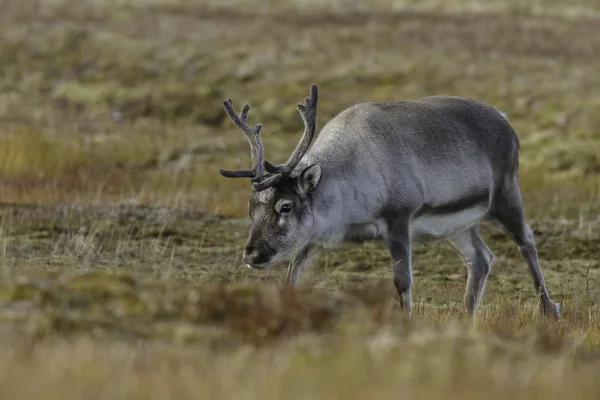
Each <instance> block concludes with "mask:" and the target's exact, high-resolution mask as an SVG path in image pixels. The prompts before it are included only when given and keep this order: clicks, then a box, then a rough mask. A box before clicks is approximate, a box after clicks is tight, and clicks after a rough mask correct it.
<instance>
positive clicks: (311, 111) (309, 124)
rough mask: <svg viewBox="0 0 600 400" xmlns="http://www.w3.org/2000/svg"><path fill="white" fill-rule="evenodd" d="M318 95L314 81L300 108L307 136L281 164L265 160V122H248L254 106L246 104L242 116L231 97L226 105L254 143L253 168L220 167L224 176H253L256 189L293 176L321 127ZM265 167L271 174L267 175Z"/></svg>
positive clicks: (229, 113) (249, 140)
mask: <svg viewBox="0 0 600 400" xmlns="http://www.w3.org/2000/svg"><path fill="white" fill-rule="evenodd" d="M318 97H319V96H318V92H317V85H314V84H313V85H312V86H311V91H310V97H307V98H306V99H305V101H304V104H298V107H297V108H298V111H299V112H300V115H301V117H302V120H303V121H304V135H302V139H301V140H300V143H298V146H296V149H295V150H294V151H293V152H292V154H291V155H290V157H289V159H288V160H287V162H286V163H285V164H280V165H273V164H271V163H269V162H268V161H265V159H264V157H265V152H264V146H263V142H262V138H261V137H260V131H261V129H262V125H260V124H258V125H256V126H255V127H254V128H251V127H250V125H248V123H247V122H246V118H247V116H248V111H250V106H249V105H246V106H245V107H244V109H243V110H242V114H241V116H238V115H237V114H236V112H235V111H234V109H233V105H232V103H231V99H228V100H226V101H224V102H223V107H224V108H225V112H226V113H227V115H229V118H231V120H232V121H233V123H234V124H235V126H237V127H238V128H239V129H240V130H241V131H242V132H243V133H244V135H246V138H247V139H248V142H250V151H251V154H252V169H238V170H227V169H220V170H219V172H220V173H221V175H223V176H224V177H227V178H252V186H253V188H254V190H256V191H260V190H264V189H266V188H268V187H270V186H273V185H275V184H276V183H277V182H279V181H280V180H281V179H282V178H283V177H287V176H289V175H290V174H291V173H292V171H293V170H294V168H295V167H296V166H297V165H298V163H299V162H300V160H301V159H302V157H304V154H306V151H307V150H308V147H309V146H310V143H311V142H312V139H313V136H314V134H315V131H316V129H317V100H318ZM265 169H266V170H267V172H268V174H265Z"/></svg>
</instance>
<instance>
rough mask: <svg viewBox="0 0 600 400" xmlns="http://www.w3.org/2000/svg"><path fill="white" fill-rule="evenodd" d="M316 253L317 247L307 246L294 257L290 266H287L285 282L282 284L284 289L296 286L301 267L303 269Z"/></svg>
mask: <svg viewBox="0 0 600 400" xmlns="http://www.w3.org/2000/svg"><path fill="white" fill-rule="evenodd" d="M316 253H317V247H316V246H313V245H308V246H307V247H305V248H304V249H302V250H300V251H298V252H297V253H296V255H294V259H293V260H292V261H291V263H290V265H289V266H288V269H287V273H286V274H285V282H284V284H283V286H284V287H288V286H295V285H296V281H297V280H298V276H299V275H300V271H302V267H304V265H305V264H306V262H307V261H308V260H310V259H311V258H312V257H313V256H314V255H315V254H316Z"/></svg>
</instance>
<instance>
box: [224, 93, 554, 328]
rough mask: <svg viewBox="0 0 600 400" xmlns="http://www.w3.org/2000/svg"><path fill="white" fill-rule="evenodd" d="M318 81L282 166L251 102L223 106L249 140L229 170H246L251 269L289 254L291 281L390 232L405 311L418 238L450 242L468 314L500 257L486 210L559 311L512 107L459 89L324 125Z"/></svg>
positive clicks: (246, 257)
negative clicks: (248, 165)
mask: <svg viewBox="0 0 600 400" xmlns="http://www.w3.org/2000/svg"><path fill="white" fill-rule="evenodd" d="M317 101H318V93H317V86H316V85H312V87H311V93H310V97H308V98H306V100H305V102H304V104H298V107H297V108H298V111H299V112H300V115H301V117H302V120H303V121H304V127H305V128H304V134H303V136H302V139H301V140H300V142H299V144H298V145H297V147H296V148H295V150H294V151H293V152H292V154H291V155H290V157H289V159H288V160H287V162H286V163H285V164H281V165H274V164H271V163H269V162H268V161H266V160H265V158H264V147H263V143H262V139H261V128H262V125H260V124H258V125H256V126H254V127H251V126H250V125H248V123H247V116H248V111H249V110H250V106H249V105H246V106H245V107H244V108H243V110H242V112H241V115H238V114H236V112H235V111H234V109H233V105H232V102H231V99H228V100H226V101H225V102H224V103H223V106H224V108H225V112H226V113H227V115H228V116H229V117H230V118H231V120H232V121H233V123H234V124H235V125H236V126H237V127H238V128H239V129H240V130H241V131H242V132H243V133H244V134H245V136H246V138H247V139H248V141H249V142H250V147H251V155H252V160H253V165H252V169H248V170H225V169H221V170H220V173H221V175H223V176H225V177H228V178H250V179H251V183H252V188H253V193H252V196H251V198H250V200H249V203H248V209H249V216H250V218H251V220H252V226H251V228H250V233H249V237H248V240H247V242H246V245H245V249H244V253H243V262H244V263H245V264H246V265H247V266H248V267H250V268H256V269H263V268H267V267H270V266H272V265H274V264H276V263H279V262H283V261H291V263H290V265H289V267H288V270H287V274H286V278H285V285H286V286H293V285H295V284H296V281H297V279H298V275H299V274H300V271H301V270H302V267H303V266H304V265H305V264H306V262H307V261H308V260H310V259H311V258H312V257H313V256H314V255H315V254H316V253H317V251H318V250H319V249H320V248H322V247H330V246H332V245H335V244H338V243H340V242H342V241H349V240H351V241H364V240H375V239H383V240H384V241H385V243H386V244H387V247H388V249H389V252H390V255H391V259H392V265H393V268H392V269H393V278H394V286H395V287H396V290H397V292H398V295H399V296H400V305H401V306H402V308H403V309H405V310H406V312H407V313H408V314H409V315H410V313H411V309H412V303H411V284H412V269H411V245H412V243H413V242H414V241H416V240H418V241H421V242H427V241H431V240H434V239H438V240H439V239H445V240H447V241H448V242H449V243H450V244H451V246H452V247H453V248H454V249H455V250H456V251H457V252H458V253H459V254H460V255H461V256H462V258H463V260H464V262H465V264H466V266H467V270H468V278H467V288H466V293H465V296H464V303H465V307H466V310H467V312H468V314H469V315H472V314H473V312H474V310H475V308H476V306H477V304H478V303H479V302H480V300H481V298H482V295H483V292H484V289H485V284H486V281H487V278H488V275H489V272H490V268H491V266H492V263H493V260H494V256H493V254H492V252H491V251H490V249H489V248H488V247H487V246H486V244H485V243H484V241H483V239H482V238H481V236H480V233H479V228H478V227H479V222H480V221H481V220H482V219H487V220H490V221H493V222H495V223H497V224H498V225H500V226H501V227H502V228H503V229H504V231H505V232H506V233H507V234H508V236H509V237H510V238H511V239H512V240H513V241H514V242H515V243H516V245H517V246H518V248H519V250H520V252H521V255H522V256H523V257H524V259H525V261H526V262H527V265H528V267H529V272H530V274H531V276H532V278H533V283H534V285H535V288H536V290H537V293H538V296H539V300H540V309H541V312H542V313H543V314H544V315H546V316H549V317H551V318H558V317H559V312H560V310H559V306H558V304H556V303H555V302H553V301H552V300H551V299H550V295H549V294H548V290H547V289H546V286H545V284H544V278H543V275H542V271H541V269H540V265H539V262H538V254H537V249H536V245H535V240H534V236H533V233H532V231H531V229H530V228H529V226H528V224H527V222H526V220H525V215H524V210H523V201H522V197H521V191H520V187H519V176H518V170H519V159H518V149H519V141H518V138H517V135H516V133H515V131H514V130H513V128H512V127H511V125H510V124H509V122H508V120H507V118H506V116H505V115H504V114H502V113H501V112H500V111H498V110H497V109H495V108H493V107H491V106H489V105H486V104H484V103H481V102H478V101H475V100H472V99H467V98H462V97H454V96H429V97H424V98H421V99H418V100H412V101H389V102H368V103H360V104H357V105H354V106H352V107H350V108H347V109H346V110H344V111H342V112H341V113H339V114H338V115H336V116H335V117H334V118H333V119H332V120H330V121H329V122H328V123H327V124H326V125H325V126H324V127H323V129H322V130H321V133H320V134H319V136H318V138H317V139H316V140H315V142H314V144H313V146H312V147H311V148H310V150H309V147H310V144H311V142H312V139H313V136H314V134H315V131H316V129H317Z"/></svg>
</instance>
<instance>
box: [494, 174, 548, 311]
mask: <svg viewBox="0 0 600 400" xmlns="http://www.w3.org/2000/svg"><path fill="white" fill-rule="evenodd" d="M489 217H490V219H492V220H495V221H497V222H499V223H500V224H501V225H502V227H503V228H504V229H505V231H506V232H507V234H508V235H509V236H510V237H511V239H512V240H513V241H514V242H515V243H516V244H517V246H519V251H520V252H521V254H522V256H523V258H525V261H527V266H528V267H529V272H530V274H531V277H532V278H533V284H534V285H535V289H536V290H537V292H538V294H539V296H540V301H541V304H540V306H541V311H542V313H543V314H544V315H549V316H550V317H553V318H558V317H559V314H560V310H559V306H558V304H556V303H554V302H553V301H552V300H550V295H549V294H548V290H547V289H546V284H545V283H544V277H543V275H542V270H541V268H540V263H539V261H538V253H537V249H536V246H535V239H534V237H533V232H532V231H531V228H530V227H529V225H527V222H526V221H525V213H524V211H523V200H522V197H521V190H520V188H519V178H518V177H517V176H516V175H514V176H512V177H507V178H506V179H505V181H504V182H503V183H502V184H501V186H500V187H499V188H498V190H497V191H496V193H495V196H494V198H493V202H492V208H491V210H490V214H489Z"/></svg>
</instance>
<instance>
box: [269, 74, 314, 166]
mask: <svg viewBox="0 0 600 400" xmlns="http://www.w3.org/2000/svg"><path fill="white" fill-rule="evenodd" d="M318 100H319V92H318V91H317V85H315V84H313V85H312V86H311V88H310V97H307V98H306V99H305V100H304V104H298V107H297V108H298V111H299V112H300V116H301V117H302V121H304V134H303V135H302V139H300V143H298V146H296V148H295V149H294V151H293V152H292V154H291V155H290V158H288V160H287V162H286V163H285V164H280V165H273V164H271V163H269V162H268V161H265V162H264V164H265V168H266V169H267V171H269V172H272V173H278V174H281V175H283V176H288V175H289V174H291V173H292V171H293V170H294V168H296V166H297V165H298V163H299V162H300V160H301V159H302V157H304V155H305V154H306V152H307V151H308V148H309V147H310V143H311V142H312V139H313V136H314V135H315V131H316V130H317V102H318Z"/></svg>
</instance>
